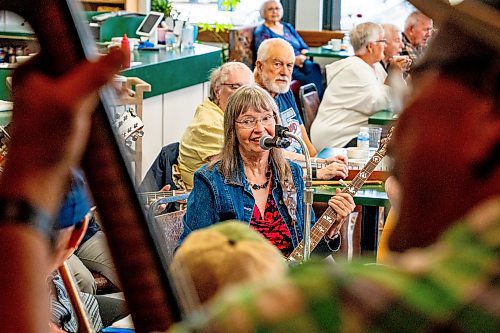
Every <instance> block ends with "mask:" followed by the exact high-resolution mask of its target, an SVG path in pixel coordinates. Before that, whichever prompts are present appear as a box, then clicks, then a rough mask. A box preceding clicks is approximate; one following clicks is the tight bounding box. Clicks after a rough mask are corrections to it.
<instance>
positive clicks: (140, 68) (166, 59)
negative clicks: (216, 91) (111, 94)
mask: <svg viewBox="0 0 500 333" xmlns="http://www.w3.org/2000/svg"><path fill="white" fill-rule="evenodd" d="M131 61H133V62H141V64H140V65H137V66H134V67H131V68H129V69H127V70H125V71H123V72H122V73H121V74H122V75H125V76H128V77H134V76H135V77H139V78H141V79H142V80H144V81H146V82H147V83H149V84H151V92H150V93H145V96H144V97H145V98H147V97H152V96H157V95H161V94H164V93H167V92H171V91H174V90H178V89H182V88H186V87H189V86H193V85H195V84H198V83H202V82H206V81H208V77H209V75H210V71H211V70H212V69H213V68H215V67H218V66H220V64H221V50H220V48H217V47H213V46H208V45H203V44H195V47H194V48H192V49H184V50H181V49H173V50H168V51H167V50H164V49H163V50H159V51H137V50H135V51H133V52H132V54H131Z"/></svg>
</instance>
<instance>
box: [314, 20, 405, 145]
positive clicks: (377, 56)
mask: <svg viewBox="0 0 500 333" xmlns="http://www.w3.org/2000/svg"><path fill="white" fill-rule="evenodd" d="M349 37H350V40H351V44H352V47H353V49H354V56H352V57H349V58H346V59H343V60H340V61H337V62H334V63H332V64H330V65H328V66H326V79H327V83H328V86H327V88H326V91H325V95H324V97H323V100H322V102H321V104H320V106H319V110H318V114H317V116H316V119H315V120H314V122H313V124H312V126H311V139H312V142H313V144H314V146H315V147H316V148H317V149H318V151H319V150H321V149H323V148H326V147H349V146H355V145H356V136H357V134H358V132H359V128H360V126H363V125H366V124H367V123H368V117H369V116H370V115H372V114H373V113H375V112H376V111H379V110H382V109H388V108H390V106H391V103H390V95H391V93H390V87H389V86H388V85H386V84H385V83H386V82H384V81H383V80H384V79H382V78H381V77H380V76H378V75H377V70H376V66H380V64H379V62H380V61H381V60H382V59H383V58H384V50H385V46H386V40H385V39H384V29H383V28H382V27H381V26H380V25H378V24H375V23H371V22H366V23H362V24H359V25H357V26H356V27H355V28H354V29H353V30H352V31H351V32H350V33H349ZM394 68H395V71H396V72H399V73H397V74H399V75H402V74H401V73H402V68H401V67H400V66H394Z"/></svg>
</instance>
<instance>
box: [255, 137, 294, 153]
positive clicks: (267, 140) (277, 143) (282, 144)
mask: <svg viewBox="0 0 500 333" xmlns="http://www.w3.org/2000/svg"><path fill="white" fill-rule="evenodd" d="M259 146H260V148H262V149H264V150H269V149H271V148H273V147H277V148H287V147H288V146H290V141H288V140H283V139H282V138H280V137H278V136H275V137H274V138H273V137H272V136H270V135H264V136H262V137H261V138H260V139H259Z"/></svg>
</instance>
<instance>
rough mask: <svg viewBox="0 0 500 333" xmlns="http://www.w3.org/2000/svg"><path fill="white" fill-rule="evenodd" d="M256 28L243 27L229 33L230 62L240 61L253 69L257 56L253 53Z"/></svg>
mask: <svg viewBox="0 0 500 333" xmlns="http://www.w3.org/2000/svg"><path fill="white" fill-rule="evenodd" d="M254 30H255V27H254V26H252V27H243V28H237V29H231V30H230V31H229V61H239V62H242V63H244V64H245V65H247V66H248V67H249V68H250V69H253V67H254V64H255V58H256V57H257V55H256V54H254V52H253V32H254Z"/></svg>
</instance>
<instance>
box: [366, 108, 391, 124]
mask: <svg viewBox="0 0 500 333" xmlns="http://www.w3.org/2000/svg"><path fill="white" fill-rule="evenodd" d="M397 118H398V117H397V114H395V113H394V112H392V111H391V110H380V111H377V112H375V113H374V114H372V115H371V116H370V117H368V124H372V125H389V124H390V123H392V122H393V121H394V120H396V119H397Z"/></svg>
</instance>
